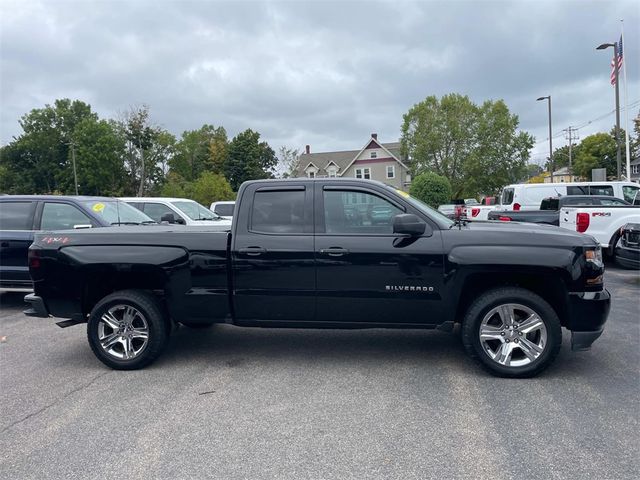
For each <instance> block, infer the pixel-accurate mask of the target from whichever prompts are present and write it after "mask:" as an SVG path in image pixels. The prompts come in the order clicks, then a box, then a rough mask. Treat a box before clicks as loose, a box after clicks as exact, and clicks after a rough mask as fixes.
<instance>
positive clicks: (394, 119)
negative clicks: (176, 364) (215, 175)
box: [0, 0, 640, 160]
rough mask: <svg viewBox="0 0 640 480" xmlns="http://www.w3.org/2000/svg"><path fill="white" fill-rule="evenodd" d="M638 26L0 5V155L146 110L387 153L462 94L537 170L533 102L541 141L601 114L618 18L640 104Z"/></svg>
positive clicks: (172, 5)
mask: <svg viewBox="0 0 640 480" xmlns="http://www.w3.org/2000/svg"><path fill="white" fill-rule="evenodd" d="M639 17H640V14H639V9H638V7H637V4H636V3H635V2H633V1H628V2H626V1H619V2H603V1H597V2H588V1H580V2H578V1H576V2H558V1H556V2H546V1H536V2H529V1H521V2H502V1H486V2H463V1H456V2H451V1H450V2H419V3H413V2H402V1H396V2H380V3H379V2H363V1H356V2H248V1H241V2H229V3H225V2H205V1H188V2H174V1H136V2H126V1H94V2H79V1H78V2H70V1H67V2H64V1H48V2H34V1H25V0H22V1H17V2H11V1H3V2H2V16H1V20H0V22H1V25H0V27H1V32H0V42H1V43H0V54H1V77H0V80H1V83H0V141H2V143H6V142H8V141H10V139H11V138H12V136H15V135H18V134H19V133H20V127H19V125H18V119H19V117H20V116H21V115H22V114H24V113H26V112H28V111H29V110H30V109H32V108H38V107H41V106H42V105H44V104H45V103H51V102H53V100H54V99H56V98H60V97H70V98H79V99H82V100H84V101H87V102H89V103H90V104H91V105H92V106H93V107H94V109H95V110H96V111H98V112H99V113H100V115H102V116H115V115H117V113H118V112H119V111H123V110H126V109H127V108H128V106H130V105H137V104H142V103H145V104H148V105H149V106H150V107H151V113H152V117H153V120H154V121H155V122H156V123H158V124H160V125H162V126H164V127H165V128H167V129H169V130H170V131H172V132H173V133H174V134H180V133H181V132H182V131H183V130H186V129H194V128H198V127H199V126H201V125H202V124H203V123H213V124H215V125H223V126H224V127H225V128H227V130H228V132H229V133H230V134H231V135H234V134H236V133H237V132H239V131H241V130H243V129H245V128H253V129H256V130H258V131H259V132H260V133H261V134H262V135H263V137H264V138H265V139H266V140H267V141H268V142H269V143H270V144H271V145H272V146H273V147H274V148H277V147H278V146H280V145H288V146H291V147H297V148H300V147H302V146H303V145H304V144H307V143H308V144H311V145H312V148H313V150H314V151H321V150H333V149H346V148H358V147H360V146H361V143H363V142H364V141H365V138H366V137H367V135H368V134H369V133H371V132H377V133H379V134H380V137H381V139H383V140H384V141H393V140H396V139H397V138H398V136H399V131H400V124H401V122H402V114H403V113H405V112H406V111H407V110H408V108H409V107H410V106H411V105H413V104H414V103H416V102H419V101H420V100H422V99H423V98H424V97H426V96H428V95H431V94H436V95H443V94H445V93H449V92H460V93H463V94H467V95H469V96H470V97H471V98H472V99H473V100H474V101H476V102H481V101H483V100H485V99H498V98H503V99H505V101H506V102H507V104H508V105H509V107H510V109H511V110H512V112H514V113H516V114H518V115H519V116H520V120H521V127H522V128H523V129H525V130H527V131H529V132H531V133H533V134H534V135H535V136H536V137H537V140H538V141H539V143H538V144H537V145H536V147H535V148H534V158H535V159H538V160H542V159H543V158H544V155H545V154H546V143H545V139H546V137H547V117H546V108H545V105H543V104H542V103H536V102H535V98H536V97H538V96H541V95H548V94H551V95H552V97H553V105H554V132H556V131H559V130H561V129H562V128H565V127H566V126H568V125H577V124H582V123H584V122H586V121H588V120H591V119H594V118H596V117H599V116H601V115H602V114H604V113H607V112H608V111H610V110H611V109H613V106H614V103H613V89H612V88H611V87H610V85H609V83H608V75H609V67H608V63H609V60H610V54H609V53H604V52H596V51H595V46H596V45H598V44H599V43H602V42H606V41H613V40H615V39H617V38H618V37H619V34H620V33H619V32H620V22H619V19H620V18H625V24H626V28H627V31H626V35H627V38H626V45H625V47H626V50H625V57H626V59H628V60H630V61H631V62H630V63H631V64H630V65H629V71H628V79H629V86H628V88H629V97H630V100H631V101H634V100H638V99H640V74H639V72H640V70H639V66H638V63H639V62H638V59H640V45H639V40H638V37H637V32H638V29H637V25H638V22H639V20H640V18H639ZM637 110H638V108H637V107H636V108H635V110H634V111H632V112H631V113H632V115H633V116H634V115H635V114H637ZM613 121H614V117H613V115H611V116H609V117H607V118H605V119H602V120H599V121H598V122H595V123H593V124H591V125H589V126H587V127H584V128H583V129H582V131H581V134H583V135H586V134H589V133H593V132H594V131H598V130H605V129H609V128H610V126H611V125H612V124H613ZM556 142H557V144H558V145H560V144H562V143H563V142H564V140H563V139H557V140H556Z"/></svg>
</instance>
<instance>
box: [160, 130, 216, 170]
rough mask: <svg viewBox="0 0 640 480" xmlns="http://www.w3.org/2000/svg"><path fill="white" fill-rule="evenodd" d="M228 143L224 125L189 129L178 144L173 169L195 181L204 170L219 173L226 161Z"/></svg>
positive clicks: (172, 162) (171, 162) (171, 163)
mask: <svg viewBox="0 0 640 480" xmlns="http://www.w3.org/2000/svg"><path fill="white" fill-rule="evenodd" d="M227 143H228V142H227V132H226V131H225V129H224V128H223V127H218V128H216V127H214V126H213V125H203V126H202V127H201V128H199V129H198V130H187V131H185V132H183V133H182V138H181V139H180V141H179V142H178V143H177V144H176V155H175V156H174V157H173V158H172V159H171V161H170V166H171V169H172V170H173V171H175V172H176V173H178V174H180V176H182V177H183V178H184V179H186V180H188V181H194V180H195V179H197V178H198V177H199V176H200V175H201V174H202V172H204V171H211V172H216V173H219V172H220V171H221V170H222V168H223V166H224V163H225V161H226V156H227V152H226V150H227Z"/></svg>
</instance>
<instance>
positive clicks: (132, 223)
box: [111, 222, 140, 225]
mask: <svg viewBox="0 0 640 480" xmlns="http://www.w3.org/2000/svg"><path fill="white" fill-rule="evenodd" d="M111 225H140V223H139V222H111Z"/></svg>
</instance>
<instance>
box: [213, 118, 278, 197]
mask: <svg viewBox="0 0 640 480" xmlns="http://www.w3.org/2000/svg"><path fill="white" fill-rule="evenodd" d="M277 163H278V159H277V158H276V154H275V152H274V151H273V149H272V148H271V147H270V146H269V144H268V143H267V142H260V134H259V133H258V132H254V131H253V130H250V129H247V130H245V131H244V132H241V133H239V134H238V135H236V136H235V137H234V138H233V140H231V142H230V143H229V150H228V158H227V162H226V163H225V165H224V174H225V177H227V179H229V183H230V184H231V188H233V190H234V191H237V190H238V188H239V187H240V185H241V184H242V182H246V181H247V180H256V179H260V178H271V177H272V176H273V175H272V173H271V171H272V169H273V168H274V167H275V166H276V164H277Z"/></svg>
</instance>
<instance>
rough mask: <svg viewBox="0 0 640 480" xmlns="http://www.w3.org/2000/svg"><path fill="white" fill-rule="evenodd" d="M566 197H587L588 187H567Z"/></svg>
mask: <svg viewBox="0 0 640 480" xmlns="http://www.w3.org/2000/svg"><path fill="white" fill-rule="evenodd" d="M567 195H589V192H588V187H583V186H580V185H571V186H569V185H567Z"/></svg>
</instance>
